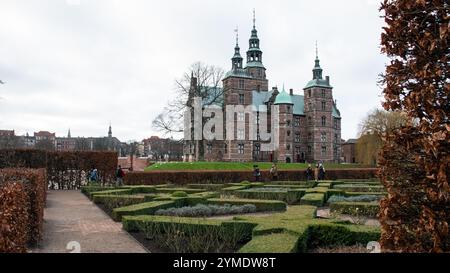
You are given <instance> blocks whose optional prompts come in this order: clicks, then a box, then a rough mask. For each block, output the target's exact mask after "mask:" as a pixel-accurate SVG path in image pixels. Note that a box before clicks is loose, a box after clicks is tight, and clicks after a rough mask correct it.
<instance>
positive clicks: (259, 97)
mask: <svg viewBox="0 0 450 273" xmlns="http://www.w3.org/2000/svg"><path fill="white" fill-rule="evenodd" d="M272 94H273V91H269V92H267V91H260V92H258V91H253V92H252V97H253V105H254V106H256V107H259V106H260V105H267V102H268V101H269V99H270V98H271V97H272ZM288 96H290V95H288ZM290 98H291V101H292V103H293V104H294V108H293V110H294V115H305V103H304V97H303V96H302V95H293V96H290Z"/></svg>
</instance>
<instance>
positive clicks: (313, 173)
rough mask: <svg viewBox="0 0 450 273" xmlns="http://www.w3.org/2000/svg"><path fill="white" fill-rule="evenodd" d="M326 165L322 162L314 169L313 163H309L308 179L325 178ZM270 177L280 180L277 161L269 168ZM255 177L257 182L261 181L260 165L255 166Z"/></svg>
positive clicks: (306, 173) (306, 174) (273, 179)
mask: <svg viewBox="0 0 450 273" xmlns="http://www.w3.org/2000/svg"><path fill="white" fill-rule="evenodd" d="M325 172H326V171H325V167H324V165H323V163H322V162H319V163H317V164H316V166H315V168H314V170H313V168H312V167H311V164H308V168H307V169H306V171H305V177H306V180H307V181H310V180H313V179H314V181H316V182H317V181H319V180H324V179H325ZM269 174H270V178H271V180H272V181H277V180H278V167H277V164H276V163H273V164H272V167H271V168H270V170H269ZM253 177H254V180H255V181H256V182H259V181H261V171H260V169H259V167H258V165H254V166H253Z"/></svg>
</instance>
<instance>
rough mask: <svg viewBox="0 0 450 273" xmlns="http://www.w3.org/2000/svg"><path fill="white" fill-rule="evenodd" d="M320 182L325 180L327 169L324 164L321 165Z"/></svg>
mask: <svg viewBox="0 0 450 273" xmlns="http://www.w3.org/2000/svg"><path fill="white" fill-rule="evenodd" d="M319 180H325V167H324V166H323V163H320V165H319Z"/></svg>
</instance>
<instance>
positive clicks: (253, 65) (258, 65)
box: [247, 62, 265, 68]
mask: <svg viewBox="0 0 450 273" xmlns="http://www.w3.org/2000/svg"><path fill="white" fill-rule="evenodd" d="M247 67H260V68H265V67H264V65H263V64H262V63H261V62H248V63H247Z"/></svg>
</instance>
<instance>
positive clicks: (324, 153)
mask: <svg viewBox="0 0 450 273" xmlns="http://www.w3.org/2000/svg"><path fill="white" fill-rule="evenodd" d="M326 155H327V146H322V156H326Z"/></svg>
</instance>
